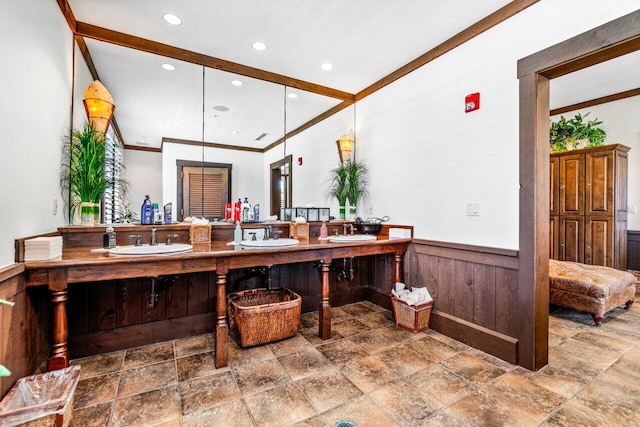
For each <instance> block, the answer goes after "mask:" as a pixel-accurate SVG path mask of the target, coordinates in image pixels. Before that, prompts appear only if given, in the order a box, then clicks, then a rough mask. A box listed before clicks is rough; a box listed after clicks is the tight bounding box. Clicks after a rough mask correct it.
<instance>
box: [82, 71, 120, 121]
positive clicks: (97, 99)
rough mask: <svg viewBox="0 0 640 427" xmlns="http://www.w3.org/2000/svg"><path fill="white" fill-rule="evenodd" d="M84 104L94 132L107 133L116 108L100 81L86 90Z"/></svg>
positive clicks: (94, 82) (96, 81) (95, 81)
mask: <svg viewBox="0 0 640 427" xmlns="http://www.w3.org/2000/svg"><path fill="white" fill-rule="evenodd" d="M83 102H84V108H85V111H86V112H87V117H88V119H89V122H90V123H91V124H92V125H93V128H94V130H95V131H96V132H100V133H105V132H106V131H107V129H108V128H109V123H110V122H111V118H112V117H113V111H114V110H115V108H116V106H115V104H114V103H113V98H112V97H111V94H110V93H109V91H108V90H107V88H106V87H104V85H103V84H102V83H100V81H99V80H94V81H93V83H91V84H90V85H89V86H87V89H85V91H84V100H83Z"/></svg>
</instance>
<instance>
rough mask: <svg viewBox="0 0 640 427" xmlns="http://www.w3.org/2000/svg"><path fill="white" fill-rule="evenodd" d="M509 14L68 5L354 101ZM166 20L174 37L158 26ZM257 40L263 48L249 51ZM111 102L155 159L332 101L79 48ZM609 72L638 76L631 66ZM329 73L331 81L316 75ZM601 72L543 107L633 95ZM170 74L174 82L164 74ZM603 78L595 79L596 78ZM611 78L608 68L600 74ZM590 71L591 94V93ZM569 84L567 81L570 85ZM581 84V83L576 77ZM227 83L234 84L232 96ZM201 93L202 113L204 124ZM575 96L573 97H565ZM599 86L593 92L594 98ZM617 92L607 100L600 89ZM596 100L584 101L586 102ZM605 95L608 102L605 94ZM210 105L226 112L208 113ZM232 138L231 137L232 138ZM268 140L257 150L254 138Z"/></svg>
mask: <svg viewBox="0 0 640 427" xmlns="http://www.w3.org/2000/svg"><path fill="white" fill-rule="evenodd" d="M507 3H509V1H507V0H483V1H474V2H470V1H468V0H448V1H446V2H444V1H438V0H396V1H388V0H349V1H344V0H323V1H321V2H320V1H301V0H269V1H258V0H216V1H211V0H189V1H175V0H136V1H131V0H110V1H104V0H69V4H70V6H71V9H72V11H73V13H74V15H75V18H76V20H78V21H81V22H85V23H89V24H93V25H96V26H99V27H104V28H108V29H112V30H115V31H119V32H123V33H127V34H131V35H134V36H137V37H141V38H145V39H150V40H154V41H157V42H161V43H164V44H168V45H171V46H176V47H180V48H182V49H186V50H190V51H194V52H198V53H202V54H205V55H209V56H212V57H216V58H220V59H224V60H227V61H232V62H235V63H239V64H242V65H246V66H250V67H254V68H258V69H262V70H266V71H269V72H273V73H278V74H281V75H284V76H287V77H291V78H295V79H299V80H304V81H307V82H311V83H314V84H318V85H323V86H327V87H330V88H334V89H338V90H341V91H346V92H350V93H354V94H355V93H357V92H359V91H361V90H362V89H364V88H366V87H368V86H369V85H371V84H373V83H375V82H376V81H378V80H379V79H381V78H382V77H384V76H386V75H388V74H390V73H391V72H393V71H395V70H397V69H398V68H400V67H402V66H403V65H405V64H407V63H408V62H410V61H411V60H413V59H415V58H417V57H418V56H420V55H422V54H423V53H425V52H427V51H429V50H430V49H432V48H433V47H435V46H438V45H439V44H440V43H442V42H444V41H445V40H447V39H449V38H450V37H452V36H454V35H455V34H457V33H459V32H460V31H462V30H463V29H465V28H467V27H469V26H470V25H472V24H474V23H475V22H477V21H479V20H481V19H482V18H484V17H486V16H487V15H489V14H491V13H492V12H494V11H496V10H497V9H499V8H501V7H502V6H504V5H506V4H507ZM165 13H173V14H176V15H178V16H180V17H181V18H182V20H183V23H182V25H180V26H171V25H169V24H167V23H166V22H165V21H164V20H163V19H162V16H163V14H165ZM255 41H262V42H264V43H266V44H267V46H268V47H267V50H265V51H263V52H257V51H255V50H254V49H252V47H251V45H252V43H253V42H255ZM86 43H87V46H88V49H89V51H90V53H91V56H92V58H93V61H94V63H95V66H96V69H97V71H98V73H99V75H100V78H101V80H102V82H103V83H104V84H105V86H106V87H107V88H108V89H109V91H110V92H111V93H112V95H113V98H114V99H115V102H116V119H117V122H118V125H119V127H120V130H121V132H122V136H123V138H124V141H125V143H126V144H127V145H136V144H138V145H143V146H147V147H155V148H158V147H160V145H161V140H162V138H163V137H167V138H178V139H190V140H195V141H201V140H202V139H203V125H202V123H203V115H204V140H205V141H207V142H213V143H219V144H231V145H239V146H245V147H253V148H258V149H262V148H264V147H266V146H268V145H269V144H271V143H272V142H274V141H276V140H278V139H279V138H281V137H282V135H283V133H284V129H285V107H284V102H283V101H284V96H285V90H286V93H287V94H288V93H290V92H295V93H296V94H297V95H298V98H295V99H292V98H287V102H286V130H287V131H291V130H292V129H295V128H296V127H298V126H300V125H302V124H304V123H306V122H307V121H309V120H310V119H312V118H314V117H316V116H318V115H319V114H321V113H323V112H324V111H326V110H328V109H329V108H331V107H333V106H335V105H337V104H339V103H340V102H341V101H340V100H337V99H334V98H329V97H325V96H321V95H318V94H313V93H309V92H304V91H300V90H293V89H291V88H287V89H285V88H284V87H282V86H279V85H276V84H273V83H268V82H265V81H261V80H255V79H251V78H248V77H244V76H237V75H231V74H229V73H226V72H224V71H220V70H214V69H206V71H205V72H204V79H203V69H202V67H201V66H197V65H194V64H191V63H184V62H180V61H176V60H172V59H167V58H162V57H159V56H157V55H153V54H149V53H144V52H140V51H136V50H132V49H128V48H124V47H120V46H115V45H110V44H107V43H104V42H100V41H96V40H90V39H86ZM628 57H629V58H626V59H625V58H621V59H619V60H617V61H623V62H624V61H626V62H624V63H622V64H621V65H622V66H623V67H624V68H625V69H631V70H636V71H637V69H638V68H639V67H638V66H639V65H640V61H639V60H638V58H639V57H640V55H633V56H632V55H628ZM325 62H330V63H331V64H333V66H334V68H333V69H332V70H331V71H323V70H321V69H320V65H321V64H322V63H325ZM610 62H611V63H612V64H607V65H601V66H597V67H592V69H593V70H590V69H588V70H584V71H582V72H580V73H574V74H575V75H576V76H577V79H576V80H575V82H574V79H573V78H571V77H563V78H559V79H556V80H554V81H552V100H551V103H552V105H551V107H552V108H557V107H560V106H564V105H568V104H573V103H575V102H580V101H584V100H587V99H592V98H595V97H598V96H603V95H608V94H610V93H614V92H616V91H622V90H628V89H633V88H637V87H640V73H637V72H636V73H631V75H632V77H630V78H629V79H627V78H621V74H620V72H616V71H612V70H611V69H610V67H617V66H618V65H620V64H613V62H614V61H610ZM163 63H170V64H172V65H174V66H175V67H176V70H175V71H165V70H163V69H162V68H161V64H163ZM600 67H603V68H606V70H604V72H602V69H600V70H598V69H597V68H600ZM607 67H609V68H607ZM593 72H595V73H596V74H597V75H598V76H599V77H598V82H599V84H598V85H593V77H592V76H589V73H593ZM572 76H573V75H572ZM583 76H584V77H583ZM234 79H238V80H241V81H242V82H243V83H244V84H243V85H242V86H240V87H236V86H233V85H231V81H232V80H234ZM203 85H204V88H205V89H204V114H203ZM574 85H577V87H578V88H579V93H576V90H574V89H573V86H574ZM594 86H597V87H594ZM610 87H613V88H619V89H615V90H614V91H609V89H608V88H610ZM594 89H597V90H595V92H601V93H602V94H599V95H596V96H591V95H590V93H593V92H594ZM604 92H609V93H604ZM215 106H226V107H228V108H229V110H228V111H218V110H216V109H214V107H215ZM234 131H235V132H237V133H232V132H234ZM263 133H266V134H267V136H266V137H264V138H262V139H261V140H260V141H256V140H255V139H256V137H258V136H259V135H261V134H263Z"/></svg>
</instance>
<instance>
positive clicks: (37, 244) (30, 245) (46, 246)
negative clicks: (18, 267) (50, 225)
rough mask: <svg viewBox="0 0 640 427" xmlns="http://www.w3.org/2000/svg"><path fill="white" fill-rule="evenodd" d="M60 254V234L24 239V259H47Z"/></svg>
mask: <svg viewBox="0 0 640 427" xmlns="http://www.w3.org/2000/svg"><path fill="white" fill-rule="evenodd" d="M61 256H62V236H42V237H36V238H33V239H29V240H25V241H24V260H25V261H38V260H49V259H54V258H58V257H61Z"/></svg>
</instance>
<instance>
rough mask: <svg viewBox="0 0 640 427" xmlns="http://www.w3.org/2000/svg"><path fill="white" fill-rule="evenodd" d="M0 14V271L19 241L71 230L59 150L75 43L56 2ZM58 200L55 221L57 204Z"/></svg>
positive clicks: (16, 6) (40, 0)
mask: <svg viewBox="0 0 640 427" xmlns="http://www.w3.org/2000/svg"><path fill="white" fill-rule="evenodd" d="M4 9H5V10H4V12H3V13H2V14H0V39H1V40H3V43H2V48H0V63H2V64H3V65H2V67H0V81H2V82H3V85H2V96H1V97H0V117H2V137H1V138H2V141H1V142H0V201H1V202H2V205H3V208H2V209H0V224H1V225H0V230H2V231H1V233H0V235H1V239H0V268H1V267H2V266H6V265H9V264H12V263H13V260H14V239H16V238H19V237H25V236H30V235H33V234H38V233H44V232H50V231H53V230H55V229H56V228H57V227H59V226H61V225H63V224H65V220H64V216H63V214H62V201H61V194H60V187H59V169H60V161H59V159H60V147H61V144H62V137H63V136H64V135H66V134H67V133H68V129H69V113H70V111H71V76H72V60H71V58H72V46H73V45H72V36H71V32H70V30H69V27H68V26H67V23H66V22H65V20H64V18H63V17H62V14H61V13H60V9H59V7H58V5H57V3H56V2H54V1H51V0H30V1H20V2H16V3H13V4H11V7H10V8H4ZM54 198H55V199H57V200H58V209H57V215H53V199H54Z"/></svg>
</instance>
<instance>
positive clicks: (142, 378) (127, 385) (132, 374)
mask: <svg viewBox="0 0 640 427" xmlns="http://www.w3.org/2000/svg"><path fill="white" fill-rule="evenodd" d="M177 382H178V379H177V376H176V363H175V362H174V361H173V360H170V361H168V362H163V363H156V364H155V365H148V366H141V367H139V368H133V369H129V370H126V371H122V373H121V374H120V383H119V385H118V398H122V397H127V396H132V395H134V394H140V393H144V392H145V391H150V390H154V389H156V388H162V387H167V386H169V385H172V384H176V383H177Z"/></svg>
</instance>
